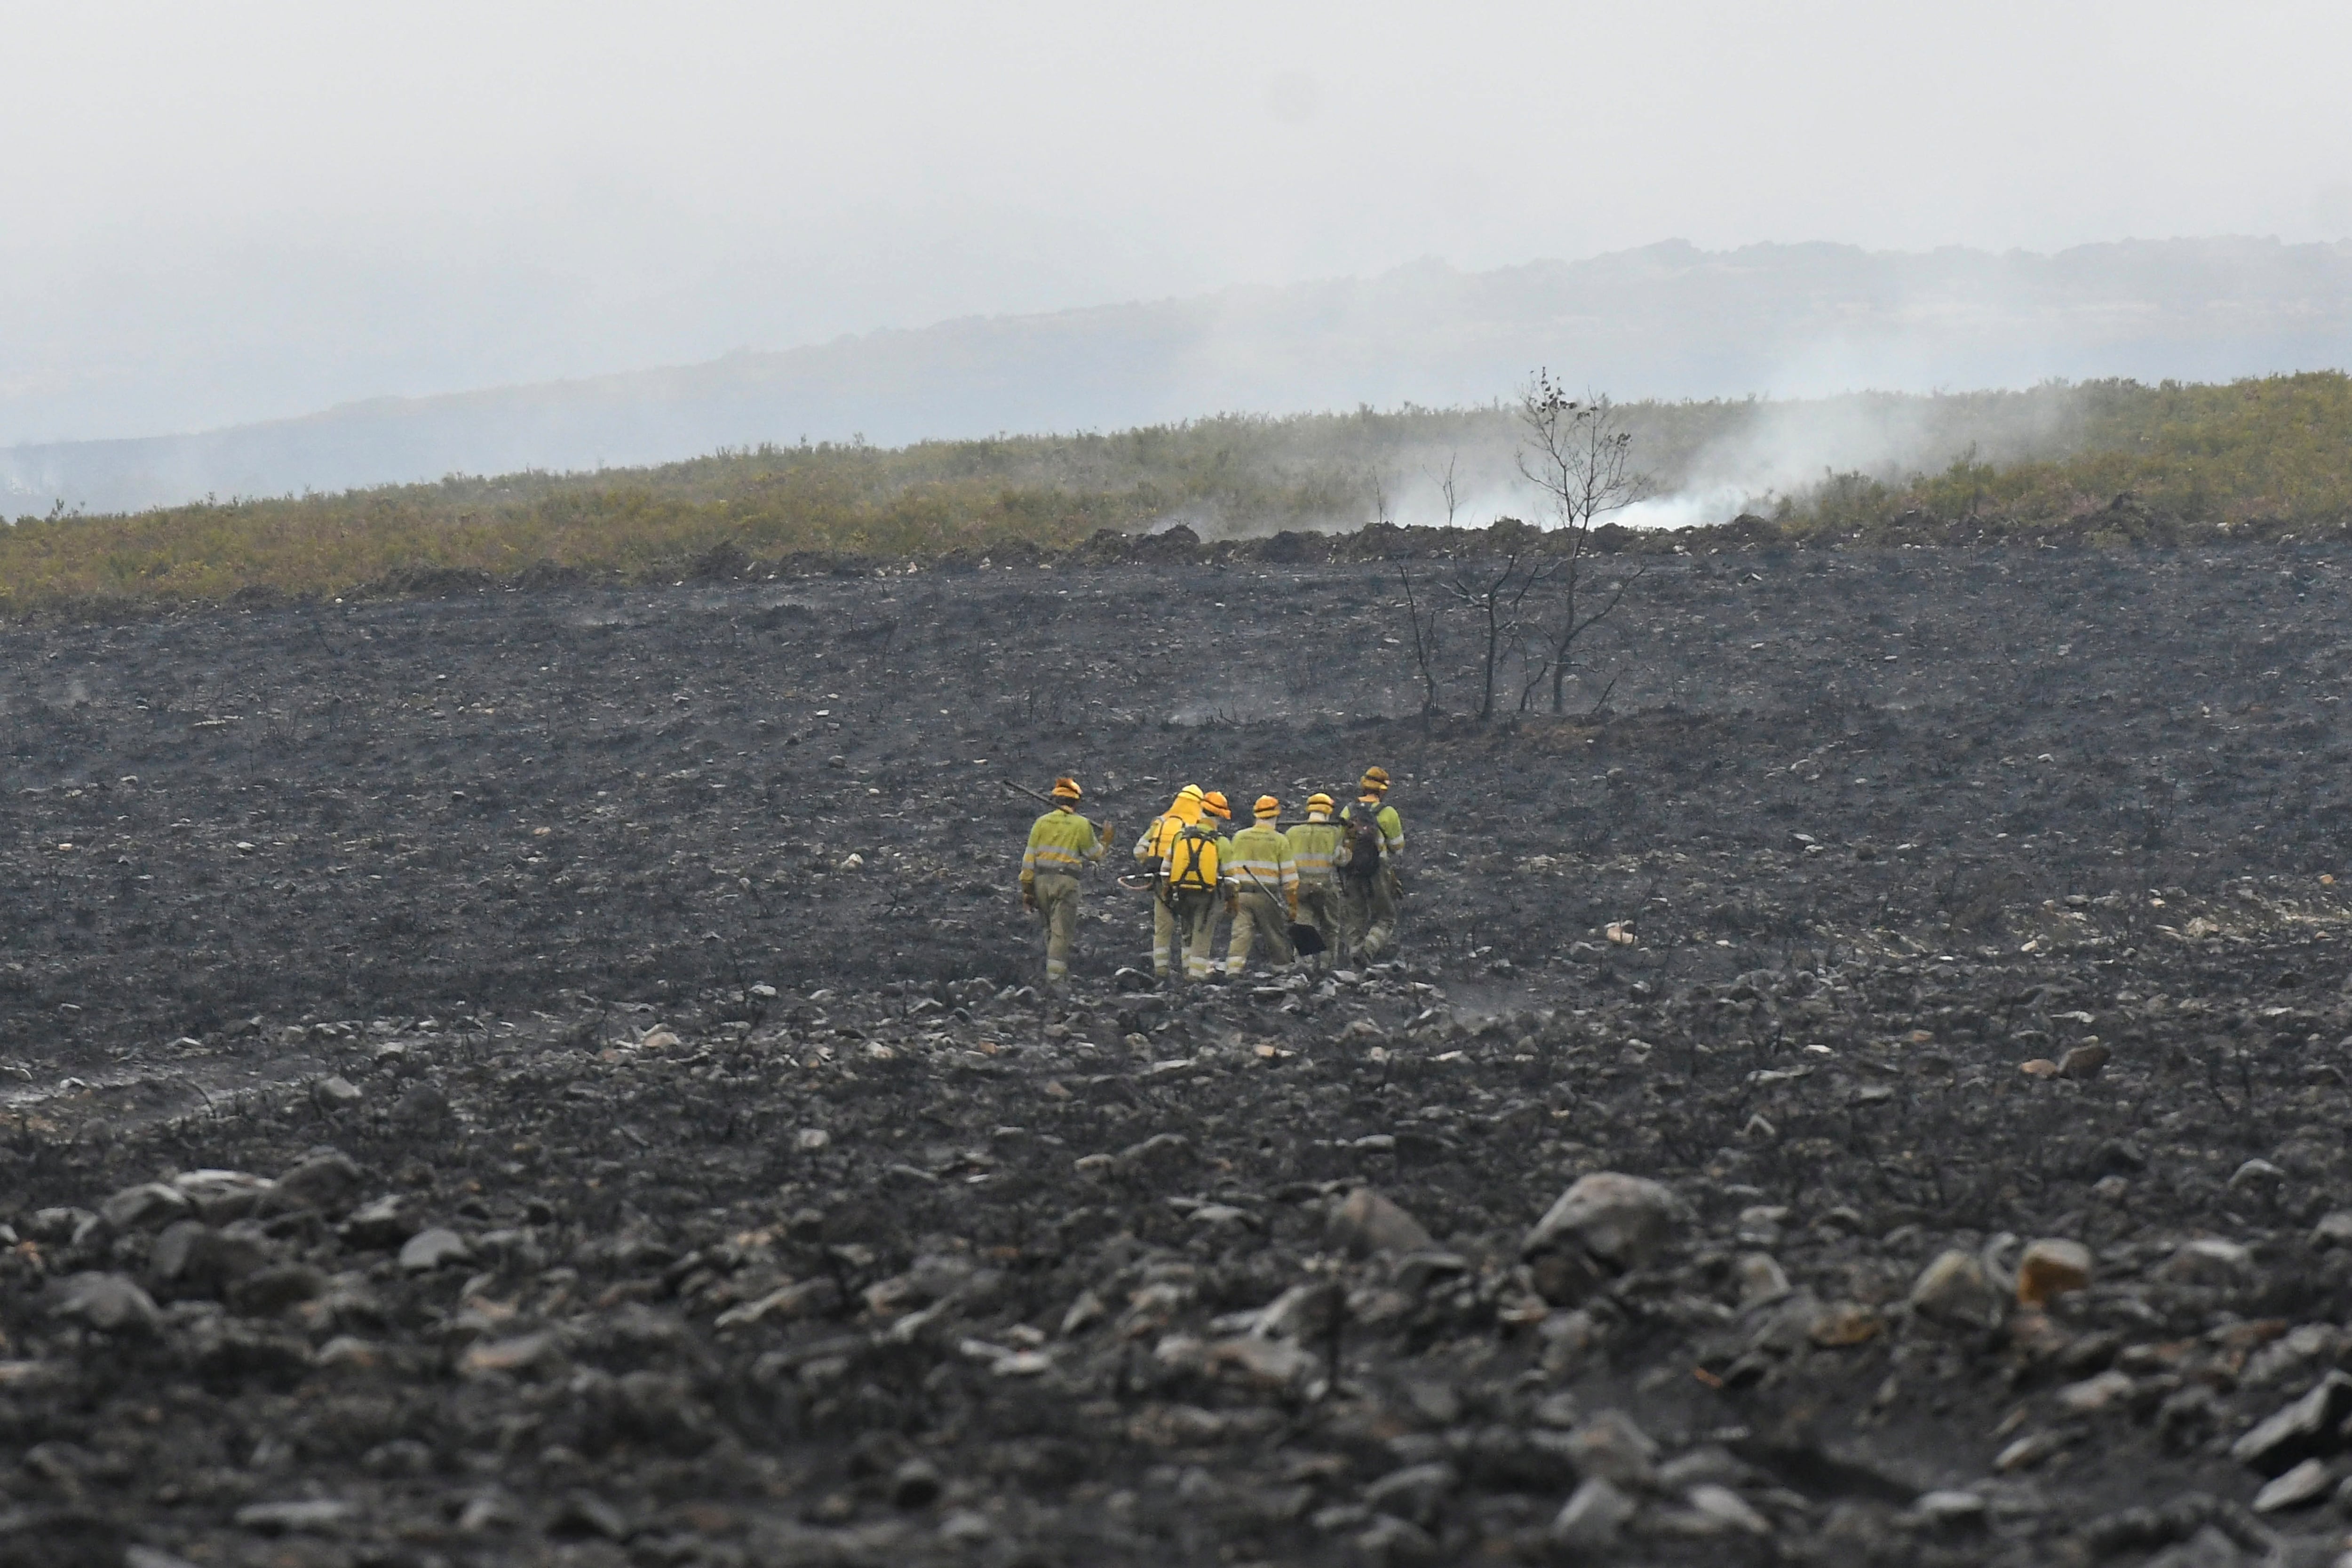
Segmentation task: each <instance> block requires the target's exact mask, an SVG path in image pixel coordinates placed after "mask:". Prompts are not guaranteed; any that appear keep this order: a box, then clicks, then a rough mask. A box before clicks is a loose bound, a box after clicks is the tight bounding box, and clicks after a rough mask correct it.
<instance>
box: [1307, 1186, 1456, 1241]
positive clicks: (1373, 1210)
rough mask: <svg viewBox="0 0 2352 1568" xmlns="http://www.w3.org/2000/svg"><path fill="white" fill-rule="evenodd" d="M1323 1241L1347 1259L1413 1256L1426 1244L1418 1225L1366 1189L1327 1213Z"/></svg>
mask: <svg viewBox="0 0 2352 1568" xmlns="http://www.w3.org/2000/svg"><path fill="white" fill-rule="evenodd" d="M1323 1237H1324V1240H1325V1241H1326V1242H1327V1243H1328V1244H1329V1245H1330V1246H1331V1247H1334V1248H1336V1249H1338V1250H1339V1251H1341V1252H1345V1253H1346V1254H1348V1256H1349V1257H1350V1258H1369V1257H1370V1256H1371V1255H1372V1254H1373V1253H1376V1252H1394V1253H1402V1252H1414V1251H1418V1250H1419V1249H1421V1248H1422V1247H1427V1246H1429V1244H1430V1235H1429V1232H1427V1231H1426V1230H1423V1228H1422V1226H1421V1222H1420V1221H1419V1220H1417V1219H1415V1218H1413V1217H1412V1215H1409V1214H1407V1213H1405V1211H1404V1210H1403V1209H1402V1208H1400V1207H1398V1206H1397V1205H1395V1204H1393V1203H1391V1202H1390V1201H1389V1200H1388V1199H1387V1198H1385V1197H1382V1196H1381V1194H1379V1193H1378V1192H1376V1191H1374V1190H1373V1189H1372V1188H1370V1187H1358V1188H1356V1189H1355V1190H1354V1191H1353V1192H1351V1193H1349V1194H1348V1195H1347V1197H1346V1198H1345V1199H1344V1200H1342V1201H1341V1202H1340V1204H1339V1206H1338V1207H1336V1208H1334V1209H1333V1210H1332V1211H1331V1217H1330V1218H1329V1219H1328V1221H1327V1222H1326V1223H1325V1225H1324V1227H1323Z"/></svg>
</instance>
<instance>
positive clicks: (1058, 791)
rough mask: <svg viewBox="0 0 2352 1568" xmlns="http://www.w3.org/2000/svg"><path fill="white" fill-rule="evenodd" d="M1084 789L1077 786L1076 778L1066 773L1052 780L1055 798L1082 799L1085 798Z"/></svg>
mask: <svg viewBox="0 0 2352 1568" xmlns="http://www.w3.org/2000/svg"><path fill="white" fill-rule="evenodd" d="M1086 793H1087V792H1086V791H1084V790H1082V789H1080V788H1079V787H1078V781H1077V780H1076V779H1074V778H1070V777H1068V776H1066V775H1065V776H1064V777H1061V778H1057V779H1055V781H1054V798H1055V800H1083V799H1085V798H1086Z"/></svg>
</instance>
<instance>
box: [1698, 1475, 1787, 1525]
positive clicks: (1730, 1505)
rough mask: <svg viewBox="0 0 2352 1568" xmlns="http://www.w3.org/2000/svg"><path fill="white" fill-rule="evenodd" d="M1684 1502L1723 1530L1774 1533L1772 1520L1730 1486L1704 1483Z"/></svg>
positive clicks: (1701, 1516)
mask: <svg viewBox="0 0 2352 1568" xmlns="http://www.w3.org/2000/svg"><path fill="white" fill-rule="evenodd" d="M1684 1501H1685V1502H1687V1503H1689V1504H1690V1506H1691V1509H1692V1510H1693V1511H1694V1512H1696V1513H1697V1514H1698V1515H1699V1517H1700V1518H1702V1519H1704V1520H1706V1521H1708V1522H1709V1523H1711V1524H1713V1525H1715V1526H1716V1527H1717V1528H1718V1529H1720V1530H1723V1531H1743V1532H1745V1533H1746V1534H1748V1535H1769V1534H1771V1533H1772V1524H1771V1521H1769V1520H1768V1519H1766V1518H1765V1517H1764V1516H1763V1515H1762V1514H1760V1513H1759V1512H1757V1511H1756V1510H1755V1509H1753V1508H1752V1507H1750V1506H1749V1505H1748V1500H1747V1499H1745V1498H1743V1497H1741V1496H1740V1495H1739V1494H1738V1492H1736V1491H1733V1490H1732V1489H1730V1488H1729V1487H1727V1486H1720V1485H1717V1484H1716V1483H1714V1482H1702V1483H1701V1484H1700V1485H1698V1486H1695V1487H1693V1488H1691V1489H1690V1490H1689V1491H1688V1492H1686V1493H1685V1494H1684Z"/></svg>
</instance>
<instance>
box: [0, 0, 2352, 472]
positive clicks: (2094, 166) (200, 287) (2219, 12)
mask: <svg viewBox="0 0 2352 1568" xmlns="http://www.w3.org/2000/svg"><path fill="white" fill-rule="evenodd" d="M0 22H5V27H6V36H7V37H8V46H7V50H6V57H5V58H6V64H5V68H0V71H4V72H5V74H0V148H5V150H6V151H5V156H0V214H5V217H0V443H6V442H10V441H22V440H33V439H55V438H67V437H95V436H115V435H134V434H145V433H149V432H152V431H158V430H167V429H177V428H189V427H196V426H211V425H219V424H225V423H229V422H233V421H237V420H243V419H250V418H256V417H264V416H274V415H284V414H295V413H301V412H306V411H309V410H310V409H313V408H316V407H319V406H321V405H326V404H329V403H332V402H338V401H344V400H349V399H353V398H358V397H364V396H368V395H377V394H383V393H403V394H415V393H425V392H436V391H445V390H451V389H456V388H461V387H467V386H477V385H485V384H501V383H508V382H514V381H524V380H532V379H538V378H542V377H548V376H555V375H568V374H585V373H590V372H595V371H605V370H619V369H626V368H632V367H636V366H641V365H647V364H656V363H677V362H681V361H690V360H695V359H701V358H708V357H710V356H712V355H715V354H719V353H725V352H727V351H729V350H730V349H733V348H738V347H753V348H776V347H783V346H788V345H790V344H793V343H797V342H809V341H812V340H817V339H824V338H828V337H831V336H834V335H836V334H838V333H842V332H845V331H866V330H870V329H873V328H877V327H883V326H912V325H919V324H922V323H925V322H929V321H937V320H940V319H942V318H946V317H950V316H957V315H964V314H973V313H995V312H1004V311H1026V310H1044V309H1052V308H1055V307H1061V306H1069V305H1083V304H1093V303H1102V302H1108V301H1115V300H1128V299H1135V298H1147V297H1154V296H1160V295H1166V294H1173V293H1189V292H1193V291H1198V290H1203V289H1213V288H1217V287H1220V286H1223V285H1227V284H1232V283H1240V282H1253V281H1264V282H1272V281H1285V280H1291V279H1302V278H1311V277H1321V276H1329V275H1334V274H1360V273H1366V272H1371V271H1377V270H1380V269H1382V268H1388V267H1391V266H1395V265H1397V264H1399V263H1402V262H1404V261H1408V260H1411V259H1413V258H1420V257H1426V256H1435V257H1439V258H1444V259H1445V260H1447V261H1449V262H1452V263H1454V264H1455V265H1457V266H1460V267H1464V268H1485V267H1493V266H1498V265H1505V264H1509V263H1513V262H1518V261H1525V260H1529V259H1533V258H1539V257H1578V256H1584V255H1590V254H1592V253H1595V252H1598V251H1603V250H1609V249H1615V248H1620V247H1628V246H1635V245H1642V244H1646V243H1648V242H1650V241H1653V240H1657V239H1662V238H1666V237H1682V238H1687V239H1691V240H1694V241H1696V242H1698V243H1699V244H1701V245H1706V246H1713V247H1720V246H1733V245H1738V244H1743V243H1748V242H1751V241H1758V240H1801V239H1832V240H1843V241H1850V242H1854V243H1859V244H1863V245H1866V246H1870V247H1886V248H1904V249H1918V248H1926V247H1935V246H1939V245H1947V244H1961V245H1969V246H1979V247H1995V248H2005V247H2027V248H2032V249H2052V248H2057V247H2064V246H2068V245H2072V244H2076V243H2081V242H2085V241H2093V240H2103V239H2115V238H2121V237H2171V236H2183V235H2210V234H2223V233H2243V234H2258V235H2275V236H2278V237H2282V238H2285V239H2290V240H2293V239H2313V238H2323V239H2338V238H2346V237H2352V111H2347V108H2346V105H2345V100H2344V93H2343V86H2342V79H2343V76H2344V72H2345V61H2346V60H2347V58H2352V7H2347V6H2346V5H2342V4H2341V3H2340V0H2336V3H2332V4H2294V5H2287V4H2277V5H2264V4H2260V3H2246V0H2240V3H2238V4H2233V5H2209V4H2199V5H2189V4H2175V3H2168V0H2137V3H2136V4H2129V5H2122V4H2116V5H2106V4H2099V5H2090V4H2076V5H2067V4H2054V3H2052V0H2042V3H2040V4H2030V5H2029V4H2017V5H1967V4H1948V5H1940V6H1935V7H1928V6H1910V5H1887V4H1885V0H1874V3H1872V4H1836V5H1830V4H1813V5H1807V4H1790V3H1787V0H1783V3H1780V4H1771V5H1759V4H1756V3H1755V0H1741V3H1738V4H1717V3H1691V4H1681V5H1676V4H1660V3H1657V0H1652V3H1650V4H1646V5H1638V6H1635V5H1589V4H1577V3H1572V0H1538V3H1530V4H1494V5H1475V4H1461V3H1457V4H1454V5H1444V6H1440V5H1427V4H1423V5H1382V4H1366V3H1363V0H1353V3H1350V4H1347V5H1336V4H1333V5H1282V4H1274V5H1268V4H1265V0H1259V3H1258V4H1255V5H1223V4H1197V3H1196V4H1192V5H1181V6H1171V5H1149V6H1145V5H1103V4H1100V3H1099V0H1097V3H1096V4H1090V5H1060V4H1050V5H1048V4H1034V3H1032V4H1020V5H1004V4H1002V3H999V4H993V5H951V4H929V5H893V4H877V3H873V0H862V3H860V4H857V5H833V6H816V5H774V4H768V5H740V6H738V5H691V4H677V3H665V4H661V5H583V4H580V3H579V0H566V3H564V4H562V5H555V4H511V5H499V4H496V3H488V4H486V3H483V0H473V3H469V4H467V5H429V4H419V3H416V0H404V3H402V4H399V5H362V4H350V3H341V4H333V5H320V4H317V3H316V0H311V3H309V4H304V5H236V4H204V5H187V4H184V3H183V4H172V5H109V4H105V3H103V0H96V3H82V4H76V5H49V4H40V3H36V0H0Z"/></svg>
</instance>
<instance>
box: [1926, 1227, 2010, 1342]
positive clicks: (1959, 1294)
mask: <svg viewBox="0 0 2352 1568" xmlns="http://www.w3.org/2000/svg"><path fill="white" fill-rule="evenodd" d="M2005 1306H2006V1302H2005V1301H2004V1300H2003V1299H2002V1292H2001V1290H2000V1288H1999V1287H1998V1286H1996V1285H1995V1284H1994V1283H1993V1282H1992V1279H1991V1278H1990V1276H1989V1275H1988V1274H1987V1273H1986V1272H1985V1266H1984V1263H1983V1260H1982V1259H1980V1258H1978V1257H1977V1255H1976V1254H1974V1253H1971V1252H1962V1251H1961V1250H1959V1249H1958V1247H1953V1248H1950V1249H1948V1250H1947V1251H1945V1252H1942V1253H1939V1254H1937V1257H1936V1258H1935V1260H1934V1261H1933V1262H1931V1263H1929V1264H1928V1265H1927V1268H1924V1269H1922V1270H1920V1273H1919V1278H1918V1279H1916V1280H1915V1281H1914V1282H1913V1283H1912V1286H1911V1309H1912V1310H1913V1311H1915V1312H1917V1313H1918V1314H1919V1315H1920V1316H1922V1317H1925V1318H1928V1319H1931V1320H1933V1321H1937V1322H1941V1323H1948V1324H1953V1325H1955V1326H1958V1327H1963V1328H1992V1327H1994V1326H1996V1325H1997V1324H1999V1323H2000V1320H2001V1314H2002V1311H2003V1309H2004V1308H2005Z"/></svg>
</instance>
